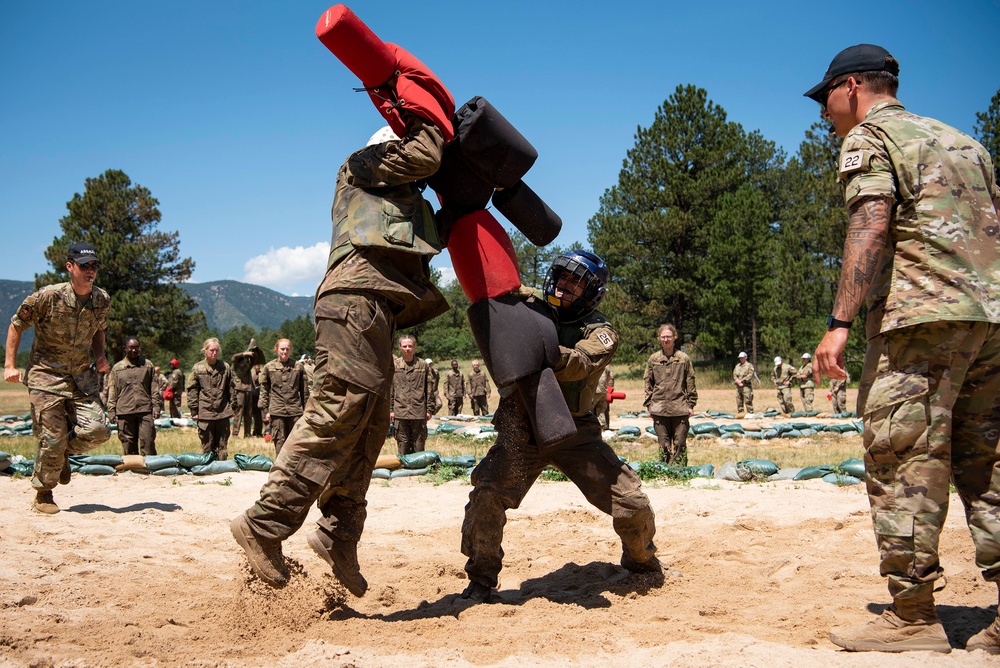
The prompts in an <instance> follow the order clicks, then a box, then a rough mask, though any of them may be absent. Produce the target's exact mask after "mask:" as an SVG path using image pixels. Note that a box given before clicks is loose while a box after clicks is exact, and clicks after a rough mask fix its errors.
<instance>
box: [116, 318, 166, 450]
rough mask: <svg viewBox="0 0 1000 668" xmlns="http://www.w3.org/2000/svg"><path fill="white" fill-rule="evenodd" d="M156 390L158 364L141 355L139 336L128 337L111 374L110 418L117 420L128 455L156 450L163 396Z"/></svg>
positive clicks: (119, 432)
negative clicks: (157, 425)
mask: <svg viewBox="0 0 1000 668" xmlns="http://www.w3.org/2000/svg"><path fill="white" fill-rule="evenodd" d="M156 390H157V381H156V367H154V366H153V363H152V362H150V361H149V360H148V359H146V358H145V357H143V356H142V347H141V344H140V343H139V339H138V338H136V337H134V336H130V337H128V338H127V339H125V359H123V360H121V361H120V362H118V363H117V364H115V365H114V366H113V367H111V374H110V375H109V377H108V419H109V420H110V421H111V422H116V423H117V424H118V440H120V441H121V442H122V450H123V452H124V454H126V455H137V454H139V450H140V448H141V449H142V454H144V455H155V454H156V426H155V425H154V424H153V420H156V419H157V418H159V417H160V412H161V411H162V410H163V397H162V396H161V395H160V393H159V392H157V391H156Z"/></svg>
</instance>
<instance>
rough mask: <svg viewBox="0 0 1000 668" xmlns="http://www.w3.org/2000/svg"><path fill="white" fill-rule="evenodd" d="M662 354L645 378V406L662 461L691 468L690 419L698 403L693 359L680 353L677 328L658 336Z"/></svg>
mask: <svg viewBox="0 0 1000 668" xmlns="http://www.w3.org/2000/svg"><path fill="white" fill-rule="evenodd" d="M656 335H657V338H658V339H659V342H660V350H659V351H657V352H655V353H653V354H652V355H650V356H649V360H647V362H646V372H645V374H644V375H643V379H642V380H643V388H644V390H645V393H646V400H645V401H644V402H643V406H645V407H646V410H648V411H649V415H650V416H651V417H652V418H653V429H654V430H656V440H657V442H658V443H659V445H660V460H661V461H663V462H666V463H667V464H676V465H678V466H687V434H688V428H689V427H690V422H689V419H690V417H691V416H692V415H694V407H695V404H697V403H698V389H697V387H695V382H694V366H693V365H692V364H691V358H690V357H688V356H687V354H686V353H684V352H683V351H681V350H677V349H676V347H675V346H676V343H677V328H676V327H674V326H673V325H671V324H669V323H667V324H665V325H660V328H659V330H658V331H657V332H656Z"/></svg>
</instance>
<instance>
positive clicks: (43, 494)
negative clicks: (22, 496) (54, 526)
mask: <svg viewBox="0 0 1000 668" xmlns="http://www.w3.org/2000/svg"><path fill="white" fill-rule="evenodd" d="M32 506H33V507H34V509H35V510H37V511H38V512H40V513H45V514H46V515H55V514H56V513H58V512H59V506H57V505H56V501H55V499H53V498H52V490H51V489H40V490H38V491H37V492H35V502H34V503H33V504H32Z"/></svg>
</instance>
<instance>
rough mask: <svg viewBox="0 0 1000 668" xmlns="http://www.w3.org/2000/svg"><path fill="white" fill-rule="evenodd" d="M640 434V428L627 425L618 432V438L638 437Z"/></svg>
mask: <svg viewBox="0 0 1000 668" xmlns="http://www.w3.org/2000/svg"><path fill="white" fill-rule="evenodd" d="M639 434H640V431H639V428H638V427H635V426H632V425H625V426H624V427H622V428H620V429H619V430H618V432H617V434H616V435H617V436H638V435H639Z"/></svg>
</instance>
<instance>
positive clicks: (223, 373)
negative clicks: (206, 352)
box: [187, 360, 233, 460]
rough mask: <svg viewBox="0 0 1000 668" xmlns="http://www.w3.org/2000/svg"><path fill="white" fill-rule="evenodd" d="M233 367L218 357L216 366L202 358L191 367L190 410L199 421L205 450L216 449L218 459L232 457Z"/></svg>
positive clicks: (189, 382) (203, 450) (188, 392)
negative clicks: (230, 428) (230, 450)
mask: <svg viewBox="0 0 1000 668" xmlns="http://www.w3.org/2000/svg"><path fill="white" fill-rule="evenodd" d="M232 388H233V370H232V368H231V367H230V366H229V365H228V364H226V363H225V362H223V361H222V360H217V361H216V362H215V364H214V365H212V366H209V364H208V362H206V361H205V360H201V361H199V362H195V365H194V366H193V367H191V376H190V377H189V378H188V385H187V395H188V409H189V410H190V411H191V415H192V416H196V417H197V420H198V438H200V439H201V451H202V452H206V453H207V452H214V453H215V456H216V458H217V459H220V460H223V459H226V458H227V457H228V456H229V418H231V417H232V416H233V395H232Z"/></svg>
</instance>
